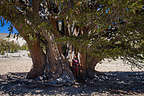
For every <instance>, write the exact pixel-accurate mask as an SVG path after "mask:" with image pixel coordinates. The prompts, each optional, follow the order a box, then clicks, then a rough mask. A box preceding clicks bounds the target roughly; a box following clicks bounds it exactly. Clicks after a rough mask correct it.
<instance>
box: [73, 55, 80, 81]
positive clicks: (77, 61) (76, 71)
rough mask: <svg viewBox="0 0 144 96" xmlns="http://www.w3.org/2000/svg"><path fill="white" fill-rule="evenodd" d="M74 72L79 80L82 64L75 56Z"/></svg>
mask: <svg viewBox="0 0 144 96" xmlns="http://www.w3.org/2000/svg"><path fill="white" fill-rule="evenodd" d="M72 71H73V73H74V75H75V77H76V79H78V78H79V75H80V64H79V60H78V57H77V56H75V57H74V59H73V60H72Z"/></svg>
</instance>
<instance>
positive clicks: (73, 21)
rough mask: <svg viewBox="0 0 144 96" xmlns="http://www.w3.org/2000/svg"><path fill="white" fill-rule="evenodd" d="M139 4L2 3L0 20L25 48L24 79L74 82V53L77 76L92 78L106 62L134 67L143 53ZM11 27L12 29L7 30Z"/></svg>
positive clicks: (115, 0)
mask: <svg viewBox="0 0 144 96" xmlns="http://www.w3.org/2000/svg"><path fill="white" fill-rule="evenodd" d="M143 4H144V2H143V0H1V1H0V16H1V22H2V24H3V22H4V20H3V18H4V19H5V20H7V21H10V22H11V23H12V26H13V27H15V28H16V29H17V30H18V32H19V33H20V35H21V36H22V37H23V38H24V39H25V40H26V42H27V43H28V47H29V50H30V53H31V57H32V61H33V68H32V69H31V71H30V72H29V73H28V75H27V78H36V77H38V76H41V75H45V76H46V77H47V79H48V81H54V80H59V78H62V79H63V80H62V81H64V80H66V81H73V80H74V76H73V73H72V71H71V70H70V68H69V66H70V64H71V62H72V51H74V54H75V55H78V57H79V60H80V66H81V70H80V77H81V78H82V79H85V78H86V77H92V76H93V75H94V74H93V73H95V66H96V64H97V63H98V62H100V61H101V60H103V59H104V58H112V59H117V58H122V59H124V60H127V61H128V62H130V63H131V64H133V65H136V66H137V67H140V68H141V67H142V66H143V65H142V64H140V63H142V61H143V54H144V51H143V50H144V47H143V45H144V32H143V29H144V27H143V26H144V19H143V18H144V7H143ZM10 27H11V26H10Z"/></svg>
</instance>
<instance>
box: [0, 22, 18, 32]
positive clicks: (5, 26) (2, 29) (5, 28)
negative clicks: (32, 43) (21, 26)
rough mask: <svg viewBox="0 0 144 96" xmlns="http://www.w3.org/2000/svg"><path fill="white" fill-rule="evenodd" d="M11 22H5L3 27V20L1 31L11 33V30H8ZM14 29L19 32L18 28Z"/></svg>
mask: <svg viewBox="0 0 144 96" xmlns="http://www.w3.org/2000/svg"><path fill="white" fill-rule="evenodd" d="M10 24H11V23H10V22H8V23H6V22H5V24H4V26H3V27H2V26H1V22H0V33H9V31H8V26H9V25H10ZM13 30H14V33H15V32H16V33H17V30H16V29H15V28H14V29H13Z"/></svg>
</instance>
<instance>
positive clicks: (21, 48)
mask: <svg viewBox="0 0 144 96" xmlns="http://www.w3.org/2000/svg"><path fill="white" fill-rule="evenodd" d="M20 50H27V51H28V46H27V44H24V45H22V46H21V47H20Z"/></svg>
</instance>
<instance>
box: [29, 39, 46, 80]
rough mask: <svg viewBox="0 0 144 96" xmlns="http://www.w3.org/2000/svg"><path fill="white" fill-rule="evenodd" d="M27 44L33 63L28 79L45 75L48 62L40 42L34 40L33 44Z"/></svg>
mask: <svg viewBox="0 0 144 96" xmlns="http://www.w3.org/2000/svg"><path fill="white" fill-rule="evenodd" d="M27 43H28V47H29V51H30V54H31V58H32V61H33V66H32V69H31V70H30V72H29V73H28V74H27V78H29V79H31V78H36V77H38V76H41V75H43V73H44V66H45V64H46V61H45V55H44V52H43V50H42V48H41V47H40V42H39V41H38V40H34V41H33V42H32V43H31V42H27ZM30 43H31V44H30Z"/></svg>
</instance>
